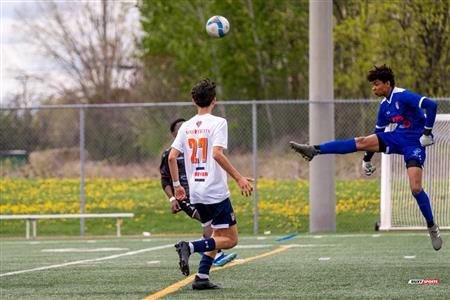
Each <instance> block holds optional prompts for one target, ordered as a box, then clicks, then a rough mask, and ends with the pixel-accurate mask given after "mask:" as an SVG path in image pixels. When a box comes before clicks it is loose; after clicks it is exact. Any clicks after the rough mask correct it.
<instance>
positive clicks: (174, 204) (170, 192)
mask: <svg viewBox="0 0 450 300" xmlns="http://www.w3.org/2000/svg"><path fill="white" fill-rule="evenodd" d="M184 121H186V120H185V119H181V118H180V119H177V120H175V121H173V122H172V124H170V132H171V134H172V136H173V137H174V138H175V137H176V136H177V133H178V129H179V128H180V126H181V124H183V122H184ZM170 149H171V148H169V149H166V150H165V151H164V152H163V154H162V157H161V164H160V166H159V170H160V173H161V186H162V188H163V190H164V192H165V193H166V195H167V197H169V202H170V208H171V210H172V213H173V214H176V213H178V212H180V211H181V210H182V211H184V212H185V213H186V214H187V215H188V216H189V217H191V218H193V219H196V220H197V221H199V222H200V215H199V213H198V211H197V210H196V209H195V208H194V206H193V205H191V203H190V201H189V184H188V180H187V177H186V170H185V166H184V155H183V153H181V154H180V155H179V156H178V158H177V165H178V174H179V178H180V179H179V181H180V184H181V185H182V186H183V188H184V190H185V191H186V195H187V198H186V199H183V200H177V199H176V198H175V196H174V189H173V183H172V177H171V175H170V169H169V162H168V158H169V153H170ZM211 234H212V228H211V226H205V227H203V237H204V238H209V237H211ZM235 258H236V253H230V254H228V255H226V254H225V253H224V252H223V251H219V252H218V253H217V255H216V257H215V258H214V265H216V266H223V265H225V264H227V263H228V262H230V261H232V260H233V259H235Z"/></svg>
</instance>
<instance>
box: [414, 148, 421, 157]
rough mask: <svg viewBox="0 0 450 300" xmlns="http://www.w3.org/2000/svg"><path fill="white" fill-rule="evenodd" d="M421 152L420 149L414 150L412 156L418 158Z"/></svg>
mask: <svg viewBox="0 0 450 300" xmlns="http://www.w3.org/2000/svg"><path fill="white" fill-rule="evenodd" d="M421 152H422V150H421V149H420V148H416V149H414V151H413V156H415V157H419V158H420V153H421Z"/></svg>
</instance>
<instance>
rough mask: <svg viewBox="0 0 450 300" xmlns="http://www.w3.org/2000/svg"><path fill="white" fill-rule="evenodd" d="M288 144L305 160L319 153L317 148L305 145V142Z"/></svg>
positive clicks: (309, 159)
mask: <svg viewBox="0 0 450 300" xmlns="http://www.w3.org/2000/svg"><path fill="white" fill-rule="evenodd" d="M289 145H291V148H292V149H294V151H295V152H298V153H300V155H301V156H303V158H304V159H306V160H307V161H311V160H312V159H313V158H314V156H316V155H317V154H319V150H317V149H316V148H314V146H310V145H306V144H298V143H296V142H293V141H291V142H289Z"/></svg>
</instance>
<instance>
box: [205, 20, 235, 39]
mask: <svg viewBox="0 0 450 300" xmlns="http://www.w3.org/2000/svg"><path fill="white" fill-rule="evenodd" d="M229 31H230V23H229V22H228V20H227V19H226V18H225V17H222V16H214V17H211V18H209V20H208V22H206V32H208V34H209V35H210V36H212V37H216V38H222V37H224V36H226V35H227V33H228V32H229Z"/></svg>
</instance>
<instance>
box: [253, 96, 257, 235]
mask: <svg viewBox="0 0 450 300" xmlns="http://www.w3.org/2000/svg"><path fill="white" fill-rule="evenodd" d="M257 116H258V115H257V104H256V101H255V100H254V101H253V103H252V137H253V142H252V143H253V150H252V152H253V178H254V182H253V213H254V215H253V233H254V234H258V169H257V166H258V132H257V125H258V122H257Z"/></svg>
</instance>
